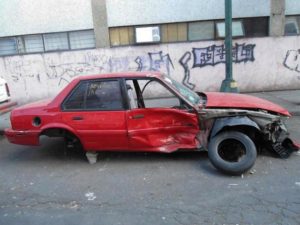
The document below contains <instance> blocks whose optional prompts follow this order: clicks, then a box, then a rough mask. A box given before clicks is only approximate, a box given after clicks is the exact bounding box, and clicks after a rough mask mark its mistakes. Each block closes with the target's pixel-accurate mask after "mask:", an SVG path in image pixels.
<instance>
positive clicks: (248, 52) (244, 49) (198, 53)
mask: <svg viewBox="0 0 300 225" xmlns="http://www.w3.org/2000/svg"><path fill="white" fill-rule="evenodd" d="M254 48H255V44H245V43H244V44H235V46H234V47H233V48H232V60H233V62H234V63H242V62H243V63H247V62H253V61H255V58H254ZM192 53H193V57H192V54H191V52H185V53H184V55H183V56H182V57H181V58H180V59H179V64H180V65H181V66H182V67H183V69H184V77H183V79H182V84H183V85H185V86H186V87H188V88H190V89H192V90H193V89H194V88H195V84H192V83H191V81H190V78H191V75H190V73H191V69H193V68H196V67H200V68H202V67H205V66H208V65H210V66H215V65H217V64H220V63H225V61H226V51H225V45H219V46H217V45H212V46H209V47H206V48H193V50H192ZM192 58H193V66H192V68H190V67H189V64H188V63H189V61H190V60H192Z"/></svg>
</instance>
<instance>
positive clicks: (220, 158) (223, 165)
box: [208, 131, 257, 175]
mask: <svg viewBox="0 0 300 225" xmlns="http://www.w3.org/2000/svg"><path fill="white" fill-rule="evenodd" d="M256 156H257V151H256V147H255V144H254V143H253V141H252V140H251V139H250V138H249V137H248V136H247V135H245V134H243V133H241V132H238V131H224V132H221V133H220V134H218V135H216V136H215V137H213V138H212V139H211V140H210V142H209V145H208V157H209V160H210V161H211V163H212V164H213V165H214V166H215V167H216V168H217V169H219V170H221V171H222V172H225V173H228V174H232V175H239V174H242V173H244V172H246V171H247V170H249V169H250V168H251V167H252V166H253V165H254V163H255V160H256Z"/></svg>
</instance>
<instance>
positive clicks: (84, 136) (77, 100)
mask: <svg viewBox="0 0 300 225" xmlns="http://www.w3.org/2000/svg"><path fill="white" fill-rule="evenodd" d="M123 102H124V101H123V97H122V92H121V85H120V81H119V80H118V79H99V80H91V81H83V82H81V83H79V85H77V87H76V88H75V90H74V91H73V92H72V93H71V95H69V97H68V98H67V99H66V100H65V102H64V103H63V107H62V109H63V112H62V120H63V121H64V123H66V124H67V125H68V126H71V127H72V128H73V129H74V130H76V132H77V133H78V135H79V137H80V139H81V141H82V142H83V145H84V147H85V148H86V149H87V150H116V149H118V150H123V149H127V148H128V137H127V126H126V113H125V110H124V104H123Z"/></svg>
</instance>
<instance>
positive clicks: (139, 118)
mask: <svg viewBox="0 0 300 225" xmlns="http://www.w3.org/2000/svg"><path fill="white" fill-rule="evenodd" d="M126 84H127V89H128V91H129V93H128V101H129V105H130V106H131V109H130V110H129V111H127V126H128V136H129V148H131V149H135V150H148V151H160V152H172V151H175V150H177V149H181V148H196V147H197V140H196V135H197V133H198V131H199V128H198V120H197V116H196V114H195V113H193V112H190V111H189V108H188V106H187V105H185V103H184V101H183V100H182V99H180V98H179V97H178V96H176V95H175V94H174V93H173V92H172V91H170V90H169V89H168V88H167V87H166V86H165V85H163V84H162V83H161V82H160V81H159V80H157V79H153V78H151V79H132V80H127V81H126ZM132 90H134V91H133V94H132V93H130V92H132Z"/></svg>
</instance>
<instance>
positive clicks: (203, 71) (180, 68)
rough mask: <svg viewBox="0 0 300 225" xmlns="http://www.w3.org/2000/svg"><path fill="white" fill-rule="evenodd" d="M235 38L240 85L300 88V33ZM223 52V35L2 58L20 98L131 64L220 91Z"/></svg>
mask: <svg viewBox="0 0 300 225" xmlns="http://www.w3.org/2000/svg"><path fill="white" fill-rule="evenodd" d="M234 43H235V44H237V45H236V49H235V50H234V55H235V57H234V61H235V64H234V66H233V72H234V79H235V80H236V81H237V82H238V85H239V88H240V90H241V91H244V92H245V91H267V90H281V89H299V88H300V50H299V49H300V45H299V43H300V37H299V36H298V37H297V36H296V37H284V38H271V37H268V38H257V39H253V38H252V39H240V40H238V41H234ZM224 56H225V55H224V46H223V43H222V42H221V41H219V42H214V41H207V42H192V43H181V44H161V45H149V46H135V47H122V48H121V47H120V48H111V49H95V50H84V51H69V52H61V53H47V54H33V55H23V56H10V57H1V58H0V76H1V77H4V78H5V79H6V80H7V82H8V84H9V86H10V89H11V94H12V96H13V98H14V99H16V100H18V101H19V102H21V103H22V102H28V101H32V100H35V99H40V98H46V97H52V96H54V95H56V94H57V93H58V92H59V91H60V90H61V89H62V88H63V87H64V86H65V85H66V84H67V83H69V82H70V80H72V78H73V77H76V76H78V75H84V74H95V73H105V72H115V71H128V70H133V71H138V70H161V71H163V72H165V73H168V74H170V76H172V77H174V78H175V79H176V80H178V81H180V82H182V83H183V84H184V85H186V86H188V87H189V88H191V89H194V90H198V91H201V90H206V91H218V90H219V88H220V85H221V81H222V80H223V79H224V76H225V75H224V74H225V72H224V71H225V66H224V60H225V58H224Z"/></svg>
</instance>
